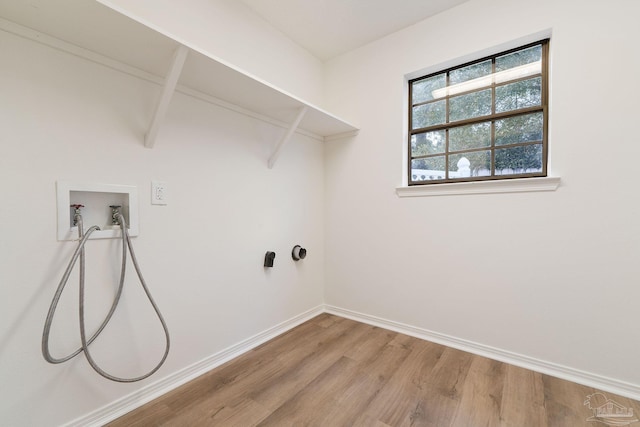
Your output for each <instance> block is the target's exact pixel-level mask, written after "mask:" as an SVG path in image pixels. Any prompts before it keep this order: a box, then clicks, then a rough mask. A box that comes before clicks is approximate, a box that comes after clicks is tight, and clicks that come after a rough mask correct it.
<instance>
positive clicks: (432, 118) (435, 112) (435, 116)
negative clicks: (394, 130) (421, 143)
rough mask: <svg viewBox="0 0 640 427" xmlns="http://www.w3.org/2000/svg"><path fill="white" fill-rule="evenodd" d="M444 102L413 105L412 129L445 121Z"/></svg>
mask: <svg viewBox="0 0 640 427" xmlns="http://www.w3.org/2000/svg"><path fill="white" fill-rule="evenodd" d="M444 108H445V102H444V101H437V102H431V103H429V104H424V105H419V106H417V107H413V117H412V123H411V126H412V129H419V128H423V127H427V126H432V125H439V124H441V123H444V121H445V118H446V116H445V111H444Z"/></svg>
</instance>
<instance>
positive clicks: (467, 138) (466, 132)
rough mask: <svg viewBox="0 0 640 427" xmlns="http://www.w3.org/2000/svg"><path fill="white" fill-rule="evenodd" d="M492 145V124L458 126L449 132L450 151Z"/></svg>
mask: <svg viewBox="0 0 640 427" xmlns="http://www.w3.org/2000/svg"><path fill="white" fill-rule="evenodd" d="M490 145H491V123H490V122H484V123H477V124H473V125H467V126H458V127H455V128H451V129H450V130H449V151H462V150H468V149H471V148H480V147H488V146H490Z"/></svg>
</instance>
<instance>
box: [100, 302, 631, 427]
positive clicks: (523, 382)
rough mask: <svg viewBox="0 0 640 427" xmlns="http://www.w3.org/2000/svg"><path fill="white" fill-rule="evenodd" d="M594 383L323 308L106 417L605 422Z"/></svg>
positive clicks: (470, 424)
mask: <svg viewBox="0 0 640 427" xmlns="http://www.w3.org/2000/svg"><path fill="white" fill-rule="evenodd" d="M596 392H597V390H594V389H592V388H589V387H585V386H582V385H578V384H574V383H571V382H568V381H564V380H560V379H557V378H554V377H550V376H547V375H543V374H539V373H536V372H532V371H529V370H526V369H522V368H518V367H515V366H512V365H508V364H506V363H501V362H496V361H494V360H491V359H487V358H484V357H480V356H475V355H473V354H470V353H465V352H463V351H459V350H455V349H452V348H448V347H444V346H441V345H438V344H434V343H431V342H428V341H423V340H420V339H417V338H412V337H409V336H407V335H403V334H399V333H396V332H391V331H388V330H385V329H381V328H377V327H374V326H370V325H366V324H363V323H359V322H355V321H352V320H348V319H344V318H341V317H337V316H333V315H330V314H322V315H319V316H317V317H315V318H313V319H311V320H310V321H308V322H306V323H304V324H302V325H300V326H298V327H296V328H294V329H292V330H290V331H288V332H287V333H285V334H283V335H281V336H279V337H277V338H275V339H273V340H271V341H269V342H267V343H265V344H263V345H261V346H259V347H257V348H255V349H253V350H251V351H249V352H247V353H245V354H244V355H242V356H240V357H238V358H236V359H234V360H232V361H231V362H228V363H226V364H224V365H222V366H220V367H218V368H216V369H214V370H212V371H210V372H209V373H207V374H205V375H203V376H201V377H199V378H197V379H195V380H193V381H191V382H189V383H187V384H185V385H183V386H181V387H179V388H177V389H175V390H173V391H171V392H170V393H168V394H166V395H164V396H162V397H160V398H158V399H156V400H155V401H153V402H150V403H148V404H146V405H144V406H142V407H141V408H139V409H137V410H135V411H133V412H131V413H129V414H127V415H125V416H123V417H121V418H119V419H117V420H115V421H114V422H112V423H110V424H108V426H109V427H121V426H127V427H134V426H181V427H182V426H242V427H244V426H366V427H384V426H428V427H449V426H451V427H481V426H482V427H484V426H509V427H528V426H530V427H559V426H567V427H575V426H606V425H607V424H604V423H598V422H595V421H587V419H588V418H589V417H590V416H593V415H594V411H593V410H591V409H589V407H588V406H585V405H584V402H585V400H586V399H587V397H588V396H589V395H592V394H594V393H596ZM604 395H605V396H606V397H607V398H609V399H612V400H613V401H614V402H615V403H616V404H619V405H622V406H623V407H625V408H629V409H633V412H634V414H635V415H637V414H640V403H639V402H637V401H633V400H630V399H627V398H624V397H620V396H616V395H613V394H610V393H604ZM591 403H592V406H593V407H595V406H598V405H600V404H603V403H605V400H603V397H602V396H601V395H595V396H593V397H592V399H591ZM635 418H637V417H635V416H634V417H626V418H625V417H622V418H617V419H616V421H625V420H626V421H631V420H633V419H635ZM612 425H613V424H612ZM615 425H624V424H615ZM630 425H631V426H638V427H640V422H637V423H636V422H633V423H631V424H630Z"/></svg>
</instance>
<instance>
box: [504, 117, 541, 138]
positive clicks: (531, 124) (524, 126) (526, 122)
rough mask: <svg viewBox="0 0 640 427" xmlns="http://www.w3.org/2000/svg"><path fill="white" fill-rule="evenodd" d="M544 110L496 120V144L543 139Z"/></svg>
mask: <svg viewBox="0 0 640 427" xmlns="http://www.w3.org/2000/svg"><path fill="white" fill-rule="evenodd" d="M542 119H543V117H542V112H540V113H533V114H525V115H523V116H515V117H509V118H508V119H502V120H496V145H506V144H518V143H521V142H533V141H542V129H543V127H542V123H543V120H542Z"/></svg>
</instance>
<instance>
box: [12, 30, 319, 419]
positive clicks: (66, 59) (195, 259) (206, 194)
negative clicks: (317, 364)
mask: <svg viewBox="0 0 640 427" xmlns="http://www.w3.org/2000/svg"><path fill="white" fill-rule="evenodd" d="M0 46H2V54H3V57H4V58H5V59H6V58H9V59H8V60H5V61H3V63H2V67H0V93H1V94H2V95H1V98H2V102H0V129H1V132H0V176H1V177H2V179H0V194H1V195H2V206H1V208H0V221H1V224H2V226H1V227H0V230H2V234H1V237H0V242H1V243H0V283H1V286H0V384H1V385H0V395H1V398H0V424H2V425H7V426H52V425H61V424H63V423H66V422H69V421H71V420H73V419H75V418H77V417H81V416H84V415H85V414H88V413H90V412H92V411H95V410H97V409H98V408H100V407H102V406H104V405H107V404H109V403H111V402H113V401H115V400H117V399H118V398H121V397H123V396H125V395H128V394H130V393H132V392H134V391H136V390H139V389H140V388H141V387H143V386H145V385H148V384H151V383H153V382H155V381H158V380H161V379H162V378H165V377H167V376H169V375H171V374H173V373H175V372H177V371H179V370H180V369H183V368H185V367H188V366H190V365H192V364H194V363H195V362H198V361H200V360H202V359H204V358H206V357H209V356H211V355H213V354H215V353H216V352H219V351H221V350H223V349H225V348H228V347H229V346H231V345H234V344H237V343H239V342H241V341H243V340H245V339H247V338H248V337H251V336H253V335H255V334H257V333H260V332H263V331H265V330H267V329H268V328H270V327H273V326H275V325H277V324H279V323H280V322H283V321H286V320H288V319H291V318H292V317H294V316H297V315H300V314H301V313H304V312H305V311H307V310H309V309H312V308H315V307H318V306H319V305H320V304H321V303H322V298H323V291H322V286H323V283H324V277H323V274H324V273H323V271H324V255H323V248H324V227H323V200H322V197H319V195H321V194H322V193H323V186H324V178H323V147H322V145H321V144H320V143H318V142H317V141H313V140H309V139H308V138H306V137H302V136H300V135H294V137H293V140H292V141H291V143H290V144H289V145H288V146H287V147H286V149H285V150H284V151H283V153H282V155H281V157H280V158H279V161H278V163H277V164H276V165H275V167H274V169H272V170H269V169H267V166H266V162H267V158H268V157H269V154H270V152H271V149H272V148H273V145H274V144H275V142H276V141H277V140H278V138H279V137H281V135H282V134H283V133H284V132H285V130H284V129H280V128H274V127H272V126H271V125H268V124H265V123H263V122H260V121H256V120H254V119H250V118H248V117H245V116H242V115H239V114H237V113H233V112H230V111H228V110H225V109H221V108H219V107H216V106H213V105H210V104H206V103H203V102H201V101H198V100H195V99H192V98H189V97H186V96H183V95H180V94H176V96H175V97H174V100H173V101H172V104H171V107H170V109H169V113H168V117H167V119H166V121H165V123H164V125H163V127H162V128H161V130H160V134H159V137H158V140H157V142H156V145H155V148H154V149H152V150H149V149H146V148H144V147H143V134H144V131H145V129H146V126H147V124H148V123H149V120H150V118H151V114H152V112H153V107H154V102H156V100H157V98H158V96H159V93H160V87H159V86H156V85H153V84H150V83H148V82H145V81H141V80H138V79H136V78H133V77H131V76H128V75H125V74H122V73H119V72H117V71H114V70H112V69H109V68H106V67H102V66H100V65H97V64H95V63H92V62H88V61H85V60H82V59H80V58H77V57H75V56H71V55H68V54H66V53H63V52H59V51H57V50H53V49H51V48H48V47H45V46H43V45H40V44H37V43H34V42H31V41H27V40H25V39H22V38H19V37H16V36H13V35H11V34H8V33H5V32H0ZM152 179H158V180H164V181H166V182H167V185H168V189H169V204H168V205H167V206H152V205H151V204H150V196H149V193H150V189H149V187H150V182H151V180H152ZM58 180H66V181H79V182H98V183H108V184H126V185H135V186H137V187H138V191H139V195H140V206H139V207H140V235H139V237H136V238H134V245H135V249H136V251H137V255H138V259H139V262H140V264H141V267H142V270H143V273H144V275H145V278H146V280H147V282H148V284H149V287H150V289H151V292H152V294H153V296H154V297H155V299H156V302H157V303H158V305H159V307H160V309H161V310H162V312H163V314H164V316H165V318H166V321H167V324H168V326H169V329H170V332H171V338H172V351H171V353H170V355H169V358H168V360H167V362H166V364H165V366H164V367H162V368H161V370H160V371H159V372H158V373H157V374H155V375H154V376H153V377H151V378H150V379H148V380H145V381H143V382H142V383H135V384H117V383H112V382H109V381H107V380H104V379H102V378H101V377H99V376H98V375H97V374H95V373H93V371H91V370H90V368H89V366H88V365H87V363H86V361H85V360H84V357H83V356H79V357H78V358H76V359H74V360H73V361H70V362H68V363H66V364H64V365H50V364H48V363H46V362H45V361H44V359H43V358H42V356H41V352H40V336H41V333H42V327H43V324H44V320H45V316H46V313H47V310H48V307H49V303H50V300H51V298H52V296H53V293H54V291H55V289H56V286H57V284H58V281H59V280H60V277H61V275H62V273H63V270H64V268H65V267H66V263H67V262H68V259H69V257H70V256H71V253H72V251H73V249H74V243H72V242H58V241H57V240H56V190H55V188H56V187H55V185H56V181H58ZM298 243H299V244H302V245H303V246H305V247H306V248H307V249H308V250H309V256H308V257H307V258H306V259H305V261H304V262H303V263H294V262H293V261H292V260H291V258H290V256H289V253H290V251H291V248H292V247H293V245H294V244H298ZM117 248H118V243H117V241H114V240H101V241H91V242H89V244H88V245H87V256H88V262H89V267H88V270H89V271H90V273H89V276H88V279H87V292H88V293H89V296H88V305H89V307H88V310H89V314H88V317H89V323H90V324H91V325H94V326H95V325H96V324H97V322H99V320H100V318H101V316H102V315H104V313H105V310H106V309H107V306H108V304H109V302H110V299H111V298H112V295H113V289H114V287H115V283H116V281H117V274H118V268H119V264H118V262H119V261H118V258H117V256H118V255H117V254H118V249H117ZM267 250H275V251H276V252H277V254H278V255H277V257H276V267H275V268H273V269H271V270H270V271H265V269H264V268H263V266H262V263H263V259H264V253H265V252H266V251H267ZM125 289H126V290H125V294H124V295H123V299H122V305H121V306H120V307H119V308H118V310H117V311H116V316H115V318H114V319H113V321H112V323H111V324H110V325H109V327H108V328H107V330H106V331H105V335H104V336H102V337H101V338H100V340H99V341H97V342H96V343H95V347H94V351H95V357H96V359H97V361H98V362H99V363H101V364H102V365H103V366H104V368H105V369H107V370H108V371H111V372H112V373H114V374H116V375H122V376H135V375H139V374H142V373H144V372H146V371H147V370H149V369H150V368H151V367H152V366H153V365H154V364H155V363H156V362H157V360H158V359H159V357H160V356H161V354H162V351H163V345H164V341H163V337H162V330H161V329H160V325H159V324H158V323H157V321H156V320H155V319H154V317H153V313H152V312H151V311H150V309H149V307H148V304H147V303H146V302H145V300H144V299H143V295H142V293H141V291H140V288H139V286H138V284H137V281H136V280H135V275H134V272H133V269H132V268H131V265H129V276H128V280H127V283H126V286H125ZM76 300H77V282H76V275H75V274H74V275H73V276H72V279H71V281H70V284H69V285H68V288H67V290H66V294H65V296H64V297H63V300H62V302H61V304H60V307H59V312H58V315H57V317H56V319H55V324H54V328H53V332H52V337H51V338H52V351H53V353H54V355H55V356H58V357H59V356H62V355H63V354H66V352H68V351H69V350H72V349H74V348H75V347H76V346H77V345H78V339H79V338H78V335H77V333H78V327H77V312H76V310H77V309H76ZM92 347H93V346H92Z"/></svg>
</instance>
